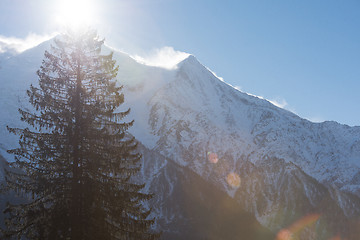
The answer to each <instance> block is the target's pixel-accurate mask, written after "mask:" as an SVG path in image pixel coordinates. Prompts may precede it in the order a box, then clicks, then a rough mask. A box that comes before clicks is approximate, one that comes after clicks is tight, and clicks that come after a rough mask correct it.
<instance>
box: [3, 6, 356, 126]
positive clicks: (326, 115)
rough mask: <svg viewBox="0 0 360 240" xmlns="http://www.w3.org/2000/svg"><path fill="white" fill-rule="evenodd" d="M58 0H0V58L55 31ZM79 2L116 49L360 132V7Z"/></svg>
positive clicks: (57, 22)
mask: <svg viewBox="0 0 360 240" xmlns="http://www.w3.org/2000/svg"><path fill="white" fill-rule="evenodd" d="M62 2H63V1H60V0H59V1H55V0H54V1H51V0H1V1H0V51H6V49H7V48H6V47H4V44H11V43H12V42H11V41H13V42H16V41H23V42H24V41H25V42H31V43H32V42H36V41H39V40H40V39H42V37H44V38H46V37H49V36H51V34H53V33H54V32H57V31H60V30H61V19H60V22H59V19H56V16H58V15H59V9H60V8H61V7H60V6H61V3H62ZM71 2H73V3H74V2H76V0H72V1H71ZM71 2H70V3H71ZM84 2H85V3H86V4H87V5H88V6H84V8H83V10H81V11H80V12H86V11H88V12H90V13H91V16H92V19H91V21H92V22H91V24H92V25H93V26H94V27H95V28H97V29H98V31H99V34H100V35H101V36H102V37H105V38H106V41H107V44H109V45H111V46H113V47H115V48H118V49H120V50H123V51H125V52H128V53H130V54H132V55H140V56H147V57H150V56H151V55H152V54H156V53H158V52H159V51H160V50H161V49H163V48H164V47H171V49H172V48H173V49H174V53H176V51H182V52H187V53H191V54H194V55H195V56H196V57H197V58H198V59H199V61H200V62H202V63H203V64H204V65H205V66H207V67H209V68H210V69H211V70H213V71H214V72H216V74H217V75H218V76H220V77H222V78H223V79H224V80H225V81H226V82H228V83H230V84H231V85H233V86H237V87H238V88H240V89H241V90H242V91H245V92H248V93H251V94H254V95H258V96H262V97H264V98H266V99H269V100H272V101H276V102H277V103H279V104H280V105H282V106H283V107H284V108H286V109H289V110H291V111H293V112H295V113H296V114H298V115H299V116H301V117H304V118H307V119H310V120H314V121H324V120H335V121H337V122H340V123H343V124H348V125H351V126H354V125H360V107H359V103H360V94H359V91H360V14H359V13H360V1H350V0H346V1H339V0H337V1H332V0H326V1H325V0H322V1H320V0H312V1H307V0H301V1H300V0H299V1H295V0H294V1H288V0H284V1H275V0H274V1H265V0H263V1H256V0H253V1H226V0H224V1H220V0H219V1H210V0H207V1H206V0H192V1H190V0H98V1H97V0H88V1H84ZM70 6H71V5H70ZM60 15H61V14H60ZM5 42H6V43H5ZM23 42H21V43H23Z"/></svg>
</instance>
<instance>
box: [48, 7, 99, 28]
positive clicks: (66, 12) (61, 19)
mask: <svg viewBox="0 0 360 240" xmlns="http://www.w3.org/2000/svg"><path fill="white" fill-rule="evenodd" d="M56 9H57V14H56V15H55V21H56V22H57V24H58V25H59V26H60V27H65V28H72V29H75V30H76V29H78V28H82V27H89V26H92V25H93V24H94V22H95V21H94V20H95V19H96V16H95V9H96V6H95V2H94V1H91V0H59V1H58V2H57V7H56Z"/></svg>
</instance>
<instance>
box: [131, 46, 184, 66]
mask: <svg viewBox="0 0 360 240" xmlns="http://www.w3.org/2000/svg"><path fill="white" fill-rule="evenodd" d="M189 55H190V54H189V53H185V52H181V51H176V50H174V48H173V47H163V48H160V49H155V50H153V51H152V52H150V53H149V54H146V55H145V56H139V55H135V56H132V57H133V58H134V59H135V60H136V61H138V62H140V63H142V64H145V65H149V66H156V67H163V68H167V69H172V68H174V67H175V66H176V64H178V63H179V62H181V61H182V60H184V59H185V58H187V57H188V56H189Z"/></svg>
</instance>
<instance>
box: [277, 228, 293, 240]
mask: <svg viewBox="0 0 360 240" xmlns="http://www.w3.org/2000/svg"><path fill="white" fill-rule="evenodd" d="M290 239H292V233H291V232H290V231H289V230H287V229H281V230H280V231H279V232H278V234H277V235H276V240H290Z"/></svg>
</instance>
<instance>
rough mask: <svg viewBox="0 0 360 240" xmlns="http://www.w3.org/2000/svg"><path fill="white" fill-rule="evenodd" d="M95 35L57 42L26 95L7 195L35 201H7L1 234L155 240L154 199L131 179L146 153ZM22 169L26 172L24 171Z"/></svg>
mask: <svg viewBox="0 0 360 240" xmlns="http://www.w3.org/2000/svg"><path fill="white" fill-rule="evenodd" d="M102 45H103V40H100V39H99V38H98V36H97V34H96V32H95V31H85V32H80V33H79V32H78V33H74V32H68V33H67V34H64V35H61V36H60V37H58V38H57V39H56V40H55V46H52V48H51V51H49V52H48V51H46V52H45V59H44V60H43V63H42V66H41V67H40V69H39V70H38V71H37V75H38V78H39V86H38V87H35V86H30V89H29V90H28V91H27V94H28V96H29V101H30V103H31V105H32V106H33V107H34V111H33V112H29V111H26V110H23V109H20V110H19V111H20V114H21V116H22V117H21V120H22V121H24V122H26V123H27V124H29V126H30V128H25V129H18V128H8V129H9V131H10V132H11V133H14V134H16V135H19V136H20V140H19V148H16V149H13V150H9V151H8V152H9V153H12V154H14V155H15V161H14V162H12V163H10V166H11V168H10V170H7V171H6V183H7V188H8V189H7V190H14V191H16V192H18V193H21V194H23V195H25V196H28V197H30V199H28V201H26V203H23V204H8V206H7V208H6V209H5V211H4V213H5V214H6V215H5V216H6V229H5V230H3V231H2V232H3V237H6V238H11V237H18V238H21V237H22V236H25V237H27V238H28V239H76V240H78V239H134V240H135V239H157V238H158V237H159V235H158V234H154V233H152V232H151V225H152V224H153V223H154V219H150V220H149V219H148V216H149V214H150V211H149V210H144V208H143V207H142V203H143V202H144V201H147V200H149V199H150V198H151V195H149V194H145V193H142V192H141V189H143V187H144V185H143V184H136V183H135V182H134V181H132V176H134V175H135V174H136V173H137V172H138V171H139V170H140V165H139V160H140V158H141V155H140V154H138V153H137V152H136V147H137V144H136V141H135V139H134V138H133V137H130V136H129V134H127V129H128V128H129V127H131V126H132V125H133V121H132V122H121V121H122V119H123V118H124V117H125V116H126V115H128V113H129V111H130V110H127V111H123V112H117V109H119V106H120V105H121V104H122V103H123V102H124V95H123V94H121V93H120V91H121V88H122V87H118V86H117V85H116V82H115V78H116V75H117V72H118V67H117V66H116V65H115V61H114V60H113V59H112V54H109V55H102V54H101V48H102ZM19 169H20V170H19Z"/></svg>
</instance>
